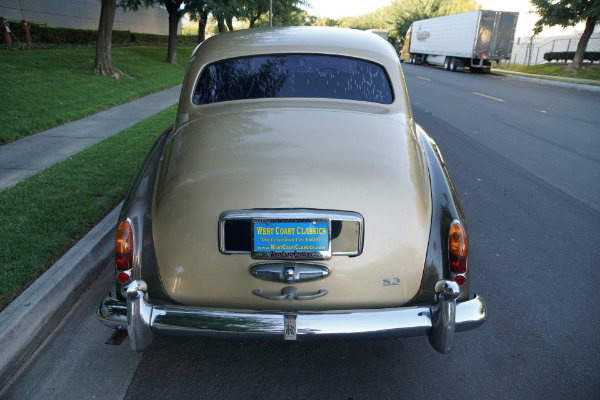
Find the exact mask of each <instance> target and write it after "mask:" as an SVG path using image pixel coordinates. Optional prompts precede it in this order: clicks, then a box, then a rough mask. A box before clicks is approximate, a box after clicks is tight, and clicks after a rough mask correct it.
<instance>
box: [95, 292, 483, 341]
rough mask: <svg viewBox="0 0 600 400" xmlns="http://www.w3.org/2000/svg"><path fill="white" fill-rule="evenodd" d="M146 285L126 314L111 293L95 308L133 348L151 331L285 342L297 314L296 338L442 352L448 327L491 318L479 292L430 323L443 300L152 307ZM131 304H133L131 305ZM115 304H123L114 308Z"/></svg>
mask: <svg viewBox="0 0 600 400" xmlns="http://www.w3.org/2000/svg"><path fill="white" fill-rule="evenodd" d="M441 282H449V281H441ZM454 284H455V283H454ZM441 285H442V287H443V286H444V285H443V284H441ZM143 286H144V284H143V281H142V282H140V281H139V280H134V281H132V282H129V283H128V284H127V285H126V286H125V288H124V292H126V297H127V298H128V299H133V300H130V301H128V302H127V303H129V304H130V306H128V307H127V311H126V314H125V315H124V307H125V305H126V302H119V301H118V300H116V299H114V298H112V297H110V296H109V295H108V294H107V295H106V296H105V297H104V298H102V299H101V301H100V303H99V304H98V308H97V310H96V313H97V317H98V319H99V320H100V321H101V322H102V323H104V324H105V325H106V326H109V327H113V328H114V327H115V325H116V324H117V323H119V324H120V323H122V321H123V319H124V318H127V321H128V322H129V325H128V327H127V329H128V331H129V335H130V338H131V337H133V338H137V339H139V340H137V339H134V340H131V339H130V345H131V348H132V350H134V351H144V350H145V349H146V348H147V347H148V345H149V344H150V342H149V341H148V338H150V339H151V334H152V333H154V334H159V335H176V336H191V337H205V338H211V337H212V338H220V339H223V338H233V339H262V340H284V334H285V323H284V319H285V318H286V317H285V316H286V315H287V316H288V317H287V318H289V315H295V316H296V338H297V340H304V341H309V340H322V339H355V338H397V337H405V336H420V335H422V336H425V335H429V336H430V337H434V338H437V339H435V340H437V341H438V343H437V344H434V343H432V344H433V345H434V348H435V349H436V350H438V351H440V352H443V351H441V350H447V349H448V347H449V346H448V343H446V342H444V337H448V336H452V338H453V334H452V335H448V333H449V331H448V329H452V331H454V328H452V327H451V326H449V325H453V326H454V327H455V330H456V331H466V330H471V329H475V328H477V327H479V326H480V325H482V324H483V323H484V321H485V319H486V317H487V309H486V306H485V303H484V301H483V299H481V298H480V297H479V296H475V298H473V299H472V300H469V301H465V302H462V303H458V304H456V303H454V304H455V312H454V313H451V314H452V316H453V317H454V318H452V320H453V321H452V320H450V321H448V320H447V319H445V318H439V317H435V316H434V317H433V319H434V320H435V321H434V322H432V315H435V314H436V313H437V311H436V310H435V307H439V308H441V309H442V310H443V309H444V307H446V305H445V304H444V300H442V304H441V305H440V304H434V305H432V306H427V305H425V306H411V307H398V308H385V309H374V310H340V311H319V312H294V313H291V312H283V311H281V312H276V311H274V312H261V311H252V310H222V309H207V308H200V307H188V306H176V305H168V306H165V305H152V304H150V303H148V298H147V296H145V294H144V291H143V290H142V289H143ZM444 290H448V288H446V289H444ZM440 297H442V296H440ZM447 300H449V299H446V301H447ZM454 301H455V300H452V302H454ZM131 303H135V304H134V305H133V306H131ZM117 304H118V305H119V307H116V305H117ZM127 314H129V315H127ZM136 314H138V315H136ZM436 321H437V322H436ZM435 340H434V342H435Z"/></svg>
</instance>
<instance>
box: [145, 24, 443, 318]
mask: <svg viewBox="0 0 600 400" xmlns="http://www.w3.org/2000/svg"><path fill="white" fill-rule="evenodd" d="M289 30H290V31H291V30H294V28H289ZM253 31H255V32H248V31H241V32H237V33H232V35H229V34H228V35H229V36H227V38H229V40H225V39H223V40H212V39H211V40H209V41H207V42H206V43H205V44H203V45H200V46H199V47H198V49H197V50H196V51H195V53H194V55H193V56H192V60H191V62H190V65H189V67H188V73H187V74H186V80H185V81H184V85H183V90H182V95H181V99H180V106H179V111H178V115H177V122H176V126H175V130H176V133H175V134H174V135H173V137H172V139H171V141H170V143H169V144H168V148H167V152H166V154H165V156H164V158H163V163H162V165H161V168H160V170H159V175H158V178H157V185H156V190H155V195H154V199H153V207H152V221H153V239H154V244H155V250H156V256H157V261H158V265H159V271H160V277H161V281H162V284H163V287H164V289H165V291H166V292H167V294H168V295H169V296H170V297H171V298H172V299H174V300H175V301H177V302H179V303H181V304H186V305H194V306H206V307H222V308H234V309H256V310H331V309H338V310H343V309H356V308H380V307H392V306H399V305H402V304H404V303H406V302H407V301H409V300H410V299H411V298H412V297H413V296H414V295H415V294H416V293H417V291H418V289H419V285H420V283H421V278H422V274H423V267H424V262H425V257H426V249H427V245H428V238H429V230H430V223H431V193H430V184H429V175H428V171H427V163H426V161H425V159H424V158H423V157H424V156H423V151H422V148H421V143H420V141H419V139H418V137H417V135H416V134H415V128H414V123H413V121H412V114H411V111H410V107H409V105H408V104H409V102H408V97H407V94H406V89H405V85H404V83H403V76H402V73H401V70H400V67H399V62H398V58H397V56H396V54H395V53H394V51H393V49H392V48H391V46H388V45H387V44H386V43H385V42H384V41H382V40H381V39H380V38H377V37H376V36H375V35H373V38H371V37H370V36H365V35H364V34H357V35H356V36H355V34H354V33H352V32H351V31H347V30H340V32H337V30H327V32H328V33H330V32H333V33H332V34H331V35H330V36H329V37H328V39H327V40H322V38H323V35H322V32H321V33H319V32H318V31H320V30H319V29H311V30H308V33H307V34H305V36H304V37H303V38H302V37H301V38H300V39H297V40H298V42H297V43H296V42H295V40H296V39H295V38H297V35H295V36H294V38H293V39H290V40H288V41H287V42H286V40H285V39H287V38H285V37H281V36H279V37H277V36H276V35H283V36H285V35H286V30H278V31H276V33H275V32H274V31H271V30H253ZM338 33H339V34H338ZM312 35H314V37H315V41H314V43H313V44H312V45H311V46H307V43H310V42H311V37H312ZM219 36H220V35H219ZM354 36H355V37H354ZM232 38H233V39H235V42H234V41H232V40H231V39H232ZM357 41H358V43H357ZM363 41H364V43H362V42H363ZM228 43H234V44H235V45H228ZM244 43H247V45H244ZM281 43H285V45H283V44H281ZM357 49H367V50H357ZM302 52H304V53H324V54H342V55H349V56H352V57H360V58H365V59H368V60H373V61H374V62H377V63H379V64H380V65H382V66H384V67H385V69H386V70H388V73H389V75H390V76H389V77H390V81H391V83H392V85H393V88H394V95H395V100H394V102H393V103H392V104H390V105H379V104H372V103H363V102H356V101H345V100H328V99H261V100H243V101H232V102H224V103H217V104H209V105H203V106H196V105H194V104H193V103H192V102H191V97H192V91H193V86H194V83H195V81H196V79H197V77H198V74H199V73H200V71H201V70H202V68H203V67H204V65H206V63H209V62H212V61H215V60H218V59H223V58H230V57H237V56H241V55H247V54H267V53H302ZM398 71H400V73H398ZM254 208H260V209H287V208H308V209H324V210H342V211H353V212H357V213H360V214H361V215H362V216H363V217H364V221H365V226H364V249H363V253H362V254H361V255H360V256H358V257H347V256H334V257H332V258H331V259H330V260H327V261H321V262H319V263H320V264H324V265H327V267H328V268H329V269H330V275H329V276H328V277H326V278H324V279H320V280H316V281H311V282H304V283H298V284H295V285H294V286H296V287H297V288H298V292H299V293H300V294H302V295H304V294H312V293H316V292H318V291H319V290H320V289H326V290H328V292H329V293H328V294H327V295H326V296H323V297H320V298H318V299H314V300H309V301H273V300H267V299H263V298H260V297H257V296H255V295H253V294H252V290H253V289H261V290H262V292H263V293H266V294H272V295H278V294H280V292H281V288H282V287H284V286H286V285H285V284H283V283H277V282H270V281H265V280H261V279H258V278H256V277H254V276H252V275H251V274H250V273H249V268H250V266H251V265H253V264H255V263H257V262H259V261H258V260H253V259H252V258H251V256H250V255H249V254H232V255H226V254H222V253H220V252H219V243H218V223H219V215H220V214H221V212H223V211H226V210H241V209H254ZM394 278H399V279H400V284H399V285H392V286H384V285H383V282H384V279H389V280H393V279H394Z"/></svg>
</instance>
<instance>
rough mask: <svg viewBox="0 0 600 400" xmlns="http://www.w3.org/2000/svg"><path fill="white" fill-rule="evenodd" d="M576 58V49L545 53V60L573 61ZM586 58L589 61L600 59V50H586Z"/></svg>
mask: <svg viewBox="0 0 600 400" xmlns="http://www.w3.org/2000/svg"><path fill="white" fill-rule="evenodd" d="M573 58H575V52H574V51H554V52H550V53H546V54H544V60H546V61H564V62H567V61H573ZM583 59H584V60H588V61H589V62H592V63H593V62H594V61H600V51H586V52H585V54H584V56H583Z"/></svg>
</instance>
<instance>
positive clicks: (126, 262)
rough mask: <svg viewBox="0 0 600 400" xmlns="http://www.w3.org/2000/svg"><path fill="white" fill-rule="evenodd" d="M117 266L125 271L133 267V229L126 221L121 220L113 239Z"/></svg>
mask: <svg viewBox="0 0 600 400" xmlns="http://www.w3.org/2000/svg"><path fill="white" fill-rule="evenodd" d="M115 253H116V262H117V268H118V269H119V270H121V271H126V270H128V269H131V268H132V267H133V231H132V230H131V225H130V224H129V222H128V221H123V222H121V225H119V229H118V230H117V238H116V240H115Z"/></svg>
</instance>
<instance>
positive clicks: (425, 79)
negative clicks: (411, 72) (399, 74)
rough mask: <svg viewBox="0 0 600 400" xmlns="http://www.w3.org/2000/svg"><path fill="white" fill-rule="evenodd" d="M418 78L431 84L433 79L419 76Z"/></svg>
mask: <svg viewBox="0 0 600 400" xmlns="http://www.w3.org/2000/svg"><path fill="white" fill-rule="evenodd" d="M417 78H419V79H423V80H424V81H429V82H431V79H427V78H423V77H422V76H419V75H417Z"/></svg>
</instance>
